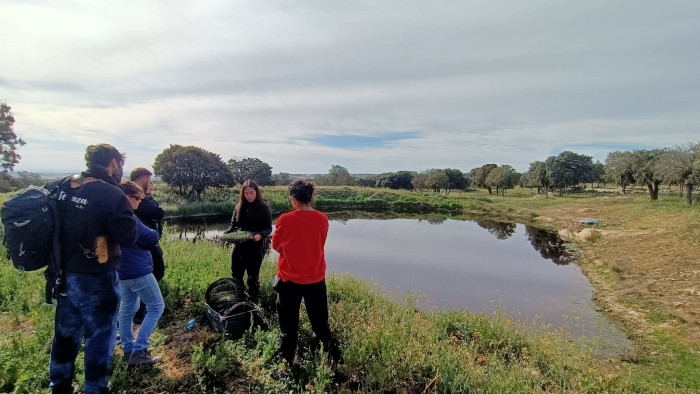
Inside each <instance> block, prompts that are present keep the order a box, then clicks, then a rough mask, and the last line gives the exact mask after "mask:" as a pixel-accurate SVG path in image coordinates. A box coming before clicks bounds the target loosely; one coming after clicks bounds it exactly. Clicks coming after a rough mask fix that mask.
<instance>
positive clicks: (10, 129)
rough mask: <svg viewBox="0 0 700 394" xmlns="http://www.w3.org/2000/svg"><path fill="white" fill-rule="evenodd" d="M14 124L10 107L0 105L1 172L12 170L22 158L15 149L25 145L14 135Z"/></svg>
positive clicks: (3, 104)
mask: <svg viewBox="0 0 700 394" xmlns="http://www.w3.org/2000/svg"><path fill="white" fill-rule="evenodd" d="M14 124H15V117H14V115H12V107H10V106H8V105H7V104H5V103H0V155H1V158H0V165H1V166H2V170H3V172H8V171H12V170H14V168H15V165H16V164H17V163H19V159H21V158H22V156H20V155H19V153H17V148H19V147H20V146H24V145H25V144H26V142H24V140H23V139H22V138H19V137H17V134H15V130H14Z"/></svg>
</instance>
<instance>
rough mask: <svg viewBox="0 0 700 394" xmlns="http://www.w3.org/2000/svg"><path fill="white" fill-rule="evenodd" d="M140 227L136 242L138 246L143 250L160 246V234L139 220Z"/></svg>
mask: <svg viewBox="0 0 700 394" xmlns="http://www.w3.org/2000/svg"><path fill="white" fill-rule="evenodd" d="M136 222H137V225H138V239H137V240H136V245H138V246H140V247H141V248H142V249H150V248H152V247H153V246H156V245H157V244H158V240H159V239H160V237H159V236H158V232H157V231H155V230H151V229H150V228H148V227H147V226H146V225H145V224H143V223H141V221H140V220H137V221H136Z"/></svg>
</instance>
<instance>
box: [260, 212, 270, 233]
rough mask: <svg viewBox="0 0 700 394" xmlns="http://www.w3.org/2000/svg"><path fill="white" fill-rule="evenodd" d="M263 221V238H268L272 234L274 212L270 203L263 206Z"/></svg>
mask: <svg viewBox="0 0 700 394" xmlns="http://www.w3.org/2000/svg"><path fill="white" fill-rule="evenodd" d="M262 221H263V230H262V231H260V235H262V237H263V238H267V237H269V236H270V234H272V212H271V211H270V206H269V205H268V204H263V208H262Z"/></svg>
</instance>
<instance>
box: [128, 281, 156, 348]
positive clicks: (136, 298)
mask: <svg viewBox="0 0 700 394" xmlns="http://www.w3.org/2000/svg"><path fill="white" fill-rule="evenodd" d="M119 289H120V290H121V293H122V307H121V311H120V312H119V335H120V336H121V342H122V348H123V349H124V353H125V354H126V353H131V352H140V351H142V350H146V349H148V339H149V338H150V337H151V334H152V333H153V331H154V330H155V329H156V325H157V324H158V319H160V316H161V315H162V314H163V310H164V309H165V303H164V302H163V295H162V294H161V293H160V287H158V282H157V281H156V278H155V276H153V274H148V275H144V276H141V277H138V278H136V279H119ZM140 301H143V303H144V304H146V316H144V318H143V322H142V323H141V327H140V328H139V333H138V335H137V337H136V341H134V327H133V323H132V322H133V319H134V314H136V311H137V310H138V309H139V304H140Z"/></svg>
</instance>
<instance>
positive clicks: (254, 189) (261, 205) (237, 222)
mask: <svg viewBox="0 0 700 394" xmlns="http://www.w3.org/2000/svg"><path fill="white" fill-rule="evenodd" d="M235 230H243V231H250V232H251V233H253V237H252V238H251V239H250V240H247V241H244V242H241V243H239V244H237V245H236V246H234V248H233V251H232V252H231V276H233V279H235V280H237V281H239V282H240V283H241V284H243V274H244V273H245V272H246V271H247V272H248V281H247V284H248V298H249V299H250V300H251V301H252V302H258V297H259V296H260V266H261V265H262V261H263V257H264V256H265V238H267V237H269V236H270V234H271V233H272V213H271V212H270V205H268V203H267V201H265V200H264V199H263V198H262V194H261V193H260V188H259V187H258V184H257V183H255V182H254V181H252V180H250V179H249V180H247V181H245V182H243V184H242V185H241V192H240V195H239V197H238V204H236V208H235V209H234V210H233V216H232V217H231V224H230V226H229V228H228V229H226V230H225V231H224V234H228V233H230V232H233V231H235Z"/></svg>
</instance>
